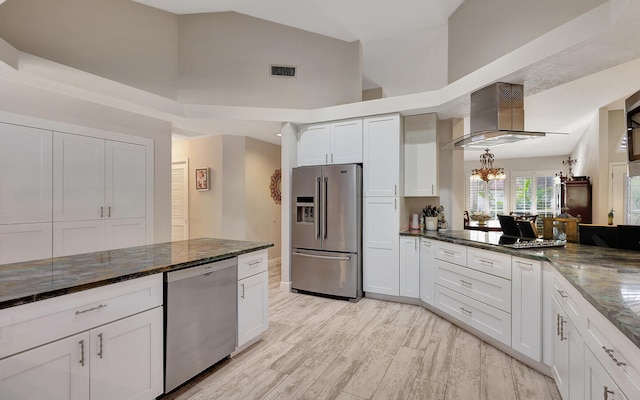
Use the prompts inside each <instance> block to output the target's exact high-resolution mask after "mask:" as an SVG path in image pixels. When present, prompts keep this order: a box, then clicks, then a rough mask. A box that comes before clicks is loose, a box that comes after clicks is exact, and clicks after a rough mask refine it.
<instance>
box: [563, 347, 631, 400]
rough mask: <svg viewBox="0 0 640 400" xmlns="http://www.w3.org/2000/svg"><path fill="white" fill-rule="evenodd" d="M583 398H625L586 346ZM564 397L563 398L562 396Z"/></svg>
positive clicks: (625, 399) (612, 399) (596, 399)
mask: <svg viewBox="0 0 640 400" xmlns="http://www.w3.org/2000/svg"><path fill="white" fill-rule="evenodd" d="M584 356H585V357H584V368H585V374H584V377H585V380H586V382H585V396H584V399H585V400H601V399H604V400H627V399H628V397H626V396H625V395H624V394H623V393H622V390H620V388H619V387H618V385H616V383H615V382H614V381H613V379H612V378H611V376H609V374H608V373H607V371H606V370H605V369H604V367H603V366H602V364H600V361H598V359H597V358H596V356H594V355H593V353H592V352H591V350H590V349H589V348H588V347H587V348H586V349H585V354H584ZM563 399H564V398H563Z"/></svg>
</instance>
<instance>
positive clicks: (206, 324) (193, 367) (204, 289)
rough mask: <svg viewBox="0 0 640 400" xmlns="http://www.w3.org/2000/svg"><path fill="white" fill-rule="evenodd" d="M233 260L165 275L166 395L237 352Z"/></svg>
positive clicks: (235, 282) (234, 270) (235, 285)
mask: <svg viewBox="0 0 640 400" xmlns="http://www.w3.org/2000/svg"><path fill="white" fill-rule="evenodd" d="M237 277H238V261H237V258H235V257H234V258H230V259H227V260H223V261H218V262H215V263H211V264H204V265H200V266H197V267H192V268H187V269H181V270H178V271H174V272H169V273H167V274H166V275H165V303H164V304H165V353H164V354H165V380H164V385H165V393H167V392H170V391H171V390H173V389H175V388H176V387H178V386H180V385H181V384H183V383H184V382H186V381H187V380H189V379H191V378H193V377H194V376H196V375H197V374H199V373H200V372H202V371H204V370H205V369H207V368H209V367H210V366H212V365H213V364H215V363H217V362H218V361H220V360H222V359H223V358H225V357H227V356H228V355H229V354H231V353H232V352H233V351H234V350H235V346H236V289H237V281H238V279H237Z"/></svg>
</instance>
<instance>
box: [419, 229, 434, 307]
mask: <svg viewBox="0 0 640 400" xmlns="http://www.w3.org/2000/svg"><path fill="white" fill-rule="evenodd" d="M433 246H434V243H433V240H430V239H425V238H421V239H420V300H422V301H423V302H425V303H427V304H429V305H433V304H434V302H433V291H434V285H435V276H436V266H435V258H434V254H435V253H434V250H433Z"/></svg>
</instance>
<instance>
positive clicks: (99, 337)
mask: <svg viewBox="0 0 640 400" xmlns="http://www.w3.org/2000/svg"><path fill="white" fill-rule="evenodd" d="M98 339H100V340H99V343H100V344H99V345H98V357H100V358H102V333H99V334H98Z"/></svg>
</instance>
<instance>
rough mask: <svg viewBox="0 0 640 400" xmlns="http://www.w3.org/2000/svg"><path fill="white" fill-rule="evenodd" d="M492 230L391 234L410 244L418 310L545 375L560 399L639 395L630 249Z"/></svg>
mask: <svg viewBox="0 0 640 400" xmlns="http://www.w3.org/2000/svg"><path fill="white" fill-rule="evenodd" d="M500 236H501V233H497V232H476V231H466V230H465V231H442V232H426V233H422V234H420V233H419V232H410V231H407V232H401V233H400V241H401V243H407V244H411V243H410V241H411V240H414V241H416V243H415V244H414V245H413V247H412V246H410V245H405V246H404V247H403V248H404V249H408V250H406V251H409V252H410V251H411V249H412V248H415V249H417V248H419V249H420V251H419V254H418V258H419V276H420V301H421V304H422V305H423V307H426V308H428V309H430V310H432V311H434V312H436V313H437V314H440V315H441V316H443V317H445V318H447V319H450V320H451V321H452V322H454V323H456V324H457V325H459V326H462V327H463V328H465V329H468V330H470V331H471V332H473V333H474V334H476V335H477V336H479V337H480V338H482V339H484V340H486V341H488V342H489V343H491V344H493V345H495V346H496V347H498V348H500V349H501V350H503V351H505V352H507V353H508V354H510V355H512V356H513V357H515V358H519V359H521V360H522V361H524V362H526V363H527V364H529V365H530V366H532V367H534V368H536V369H538V370H540V371H541V372H543V373H547V374H549V375H551V376H553V378H554V379H555V381H556V384H557V386H558V389H559V391H560V394H561V395H562V398H563V399H564V400H569V399H596V398H597V399H600V398H602V393H605V397H604V398H607V396H609V397H608V398H628V399H632V398H633V399H636V398H640V257H638V255H640V253H638V252H635V251H629V250H621V249H610V248H603V247H596V246H587V245H580V244H574V243H567V244H565V245H564V246H560V247H534V248H513V247H506V246H504V245H502V244H500ZM418 242H419V246H418V245H417V244H418ZM401 247H402V246H401ZM404 258H405V260H408V259H412V258H411V254H409V255H408V256H407V255H406V256H405V257H404ZM411 268H413V269H411ZM416 268H417V266H416V264H415V261H414V262H413V264H412V265H409V264H408V263H405V265H402V263H401V267H400V270H401V271H403V269H404V271H406V272H405V276H415V271H416ZM411 274H413V275H411ZM414 279H415V278H414ZM618 395H621V396H620V397H618Z"/></svg>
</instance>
